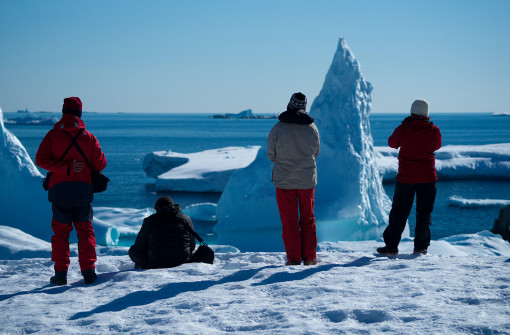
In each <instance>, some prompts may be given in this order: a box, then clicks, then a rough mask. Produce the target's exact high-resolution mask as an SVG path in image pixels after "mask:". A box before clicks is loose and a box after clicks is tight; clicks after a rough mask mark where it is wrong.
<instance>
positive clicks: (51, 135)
mask: <svg viewBox="0 0 510 335" xmlns="http://www.w3.org/2000/svg"><path fill="white" fill-rule="evenodd" d="M80 129H83V133H82V134H81V135H80V136H79V137H78V139H77V142H78V144H79V145H80V147H81V149H82V150H83V152H84V153H85V155H86V156H87V159H88V160H89V162H90V164H91V165H92V167H93V168H94V169H95V170H98V171H101V170H103V169H104V168H105V167H106V158H105V157H104V154H103V151H102V150H101V147H100V145H99V142H98V141H97V138H96V137H95V136H94V135H92V134H91V133H90V132H88V131H87V130H85V123H83V121H82V120H81V119H80V118H78V117H76V116H74V115H72V114H64V115H62V119H60V121H58V122H57V123H56V124H55V126H53V129H52V130H50V131H49V132H48V133H47V134H46V136H45V137H44V139H43V140H42V142H41V145H40V146H39V150H37V154H36V156H35V163H36V164H37V165H38V166H39V167H41V168H43V169H45V170H48V171H51V172H53V175H52V176H51V178H50V184H49V190H48V197H49V200H50V201H51V202H56V203H59V204H63V205H81V204H86V203H90V202H91V201H92V180H91V171H90V168H89V167H88V165H87V164H86V163H85V160H84V159H83V157H82V155H81V154H80V152H79V151H78V150H77V149H76V147H75V146H73V147H72V148H71V150H69V152H68V153H67V154H66V156H65V157H64V158H63V159H62V160H61V161H59V160H58V159H59V158H60V157H61V156H62V154H63V153H64V152H65V150H66V149H67V147H68V146H69V144H71V140H70V139H69V137H68V136H67V135H66V134H65V132H67V133H69V134H70V135H71V136H72V137H75V136H76V134H77V133H78V131H79V130H80ZM73 160H77V161H79V162H83V163H85V167H84V168H83V170H82V171H81V172H79V173H73V167H72V162H73Z"/></svg>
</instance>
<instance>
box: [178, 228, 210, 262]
mask: <svg viewBox="0 0 510 335" xmlns="http://www.w3.org/2000/svg"><path fill="white" fill-rule="evenodd" d="M183 225H184V227H186V229H187V230H188V231H189V232H190V233H191V235H193V236H194V237H195V238H196V239H197V240H198V242H200V246H199V247H198V249H197V251H195V252H194V253H193V255H191V257H190V259H189V261H188V262H189V263H208V264H212V263H213V262H214V250H212V249H211V247H209V246H208V245H207V244H206V243H204V240H202V238H201V237H200V236H199V235H198V234H197V233H196V232H195V231H194V230H193V229H192V228H191V227H190V226H189V225H188V224H187V223H184V224H183Z"/></svg>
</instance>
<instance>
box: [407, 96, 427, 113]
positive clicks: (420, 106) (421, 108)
mask: <svg viewBox="0 0 510 335" xmlns="http://www.w3.org/2000/svg"><path fill="white" fill-rule="evenodd" d="M411 114H414V115H419V116H425V117H428V116H429V103H428V102H427V101H425V100H423V99H418V100H414V102H413V104H412V105H411Z"/></svg>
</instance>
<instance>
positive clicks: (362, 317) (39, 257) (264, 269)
mask: <svg viewBox="0 0 510 335" xmlns="http://www.w3.org/2000/svg"><path fill="white" fill-rule="evenodd" d="M11 233H12V228H10V227H8V228H6V227H1V226H0V247H1V248H2V249H1V250H2V260H0V310H1V311H2V320H3V322H1V323H0V333H2V334H13V333H14V334H20V333H21V334H24V333H34V332H39V333H42V334H55V333H63V334H75V333H81V334H85V333H87V334H97V333H137V334H155V333H172V334H225V333H236V334H304V333H307V334H366V333H371V334H373V333H375V334H379V333H389V334H425V333H426V334H430V333H434V334H508V333H509V331H508V330H509V329H510V304H509V303H508V299H509V298H510V280H509V278H508V273H509V271H510V247H509V244H508V243H507V242H505V241H503V240H502V239H501V238H499V237H498V236H496V235H492V234H491V233H488V232H481V233H478V234H472V235H459V236H452V237H449V238H446V239H441V240H437V241H432V244H431V246H430V248H429V254H428V255H426V256H412V255H410V253H411V251H412V241H411V240H409V239H405V240H404V241H403V242H402V243H401V245H400V251H401V255H398V256H395V257H391V258H387V257H378V256H376V255H375V254H374V250H375V248H376V247H377V246H380V245H381V243H380V242H376V241H360V242H336V243H334V242H325V243H321V244H320V246H319V252H318V259H319V264H318V265H317V266H309V267H306V266H302V265H301V266H290V267H289V266H284V265H283V264H284V262H285V254H284V253H283V252H253V253H251V252H249V253H239V252H235V249H234V248H232V249H228V248H225V247H221V248H219V249H223V251H227V252H218V250H217V253H216V260H215V263H214V264H213V265H208V264H185V265H182V266H179V267H177V268H173V269H158V270H134V269H133V263H132V262H131V261H130V260H129V257H128V256H127V248H122V247H98V248H97V249H98V261H97V263H96V265H97V273H98V279H97V282H96V283H94V284H92V285H85V284H84V282H83V279H82V278H81V275H80V273H79V267H78V260H77V258H76V257H75V255H76V245H73V246H72V250H73V257H72V258H71V267H70V269H69V276H68V280H69V282H68V285H66V286H52V285H50V284H49V277H50V276H51V275H52V274H53V262H51V261H50V259H49V245H48V244H47V243H45V242H39V244H38V243H36V242H35V241H34V240H33V238H32V237H27V236H25V235H23V234H21V233H20V232H19V231H18V232H17V233H16V234H14V235H15V236H18V237H17V239H18V240H17V243H21V244H25V243H28V244H30V248H32V250H33V251H32V253H31V255H30V257H33V258H25V259H17V258H18V257H16V254H17V253H19V252H20V251H17V249H16V247H14V246H10V247H5V246H6V244H8V243H9V242H7V241H6V239H10V238H11V237H10V235H9V234H11ZM213 247H214V246H213ZM214 248H216V247H214ZM6 250H11V251H12V252H13V257H12V258H13V260H6V257H5V256H6ZM229 251H231V252H229ZM7 258H8V257H7Z"/></svg>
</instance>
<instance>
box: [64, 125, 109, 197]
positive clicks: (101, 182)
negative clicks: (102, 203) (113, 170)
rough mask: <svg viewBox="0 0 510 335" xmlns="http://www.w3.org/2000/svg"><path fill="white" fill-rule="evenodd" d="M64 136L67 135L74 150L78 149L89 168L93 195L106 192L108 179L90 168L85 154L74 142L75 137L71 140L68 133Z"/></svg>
mask: <svg viewBox="0 0 510 335" xmlns="http://www.w3.org/2000/svg"><path fill="white" fill-rule="evenodd" d="M66 134H67V136H69V138H70V139H71V141H72V143H71V146H72V145H74V146H75V147H76V149H78V151H79V152H80V154H81V155H82V157H83V159H84V160H85V163H87V165H88V166H89V168H90V171H91V177H92V189H93V191H94V193H100V192H103V191H106V188H107V187H108V182H110V179H109V178H108V177H107V176H105V175H104V174H103V173H102V172H101V171H97V170H95V169H94V168H93V167H92V165H91V164H90V162H89V160H88V158H87V156H86V155H85V153H84V152H83V150H82V149H81V147H80V146H79V145H78V142H77V141H76V139H77V138H78V136H76V138H73V137H72V136H71V135H70V134H69V133H67V132H66Z"/></svg>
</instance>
